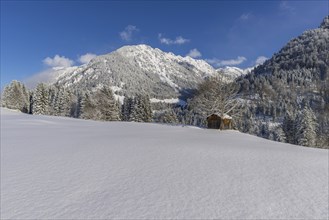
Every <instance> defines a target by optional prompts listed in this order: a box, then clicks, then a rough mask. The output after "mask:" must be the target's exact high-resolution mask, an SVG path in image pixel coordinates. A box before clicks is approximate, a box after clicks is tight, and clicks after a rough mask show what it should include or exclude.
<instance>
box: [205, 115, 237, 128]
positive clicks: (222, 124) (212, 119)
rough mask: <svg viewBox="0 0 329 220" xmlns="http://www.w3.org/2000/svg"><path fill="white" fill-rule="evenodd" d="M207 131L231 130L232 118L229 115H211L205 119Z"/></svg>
mask: <svg viewBox="0 0 329 220" xmlns="http://www.w3.org/2000/svg"><path fill="white" fill-rule="evenodd" d="M207 122H208V128H209V129H221V130H226V129H232V117H231V116H229V115H226V114H225V115H223V116H220V115H219V114H212V115H209V116H208V117H207Z"/></svg>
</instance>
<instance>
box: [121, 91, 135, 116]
mask: <svg viewBox="0 0 329 220" xmlns="http://www.w3.org/2000/svg"><path fill="white" fill-rule="evenodd" d="M133 105H134V99H133V98H131V97H128V96H127V97H125V98H124V100H123V105H122V110H121V115H122V116H121V118H122V121H130V117H131V112H132V110H133Z"/></svg>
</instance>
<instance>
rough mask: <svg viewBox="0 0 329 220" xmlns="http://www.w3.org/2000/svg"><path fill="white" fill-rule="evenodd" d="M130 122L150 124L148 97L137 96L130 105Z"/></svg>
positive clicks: (150, 112) (150, 109)
mask: <svg viewBox="0 0 329 220" xmlns="http://www.w3.org/2000/svg"><path fill="white" fill-rule="evenodd" d="M131 109H132V110H131V114H130V120H131V121H135V122H151V121H152V108H151V103H150V99H149V97H148V96H143V95H141V94H138V95H136V96H135V98H134V100H133V103H132V105H131Z"/></svg>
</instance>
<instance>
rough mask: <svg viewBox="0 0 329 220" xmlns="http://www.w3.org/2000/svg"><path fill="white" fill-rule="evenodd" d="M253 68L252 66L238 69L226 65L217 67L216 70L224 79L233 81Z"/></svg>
mask: <svg viewBox="0 0 329 220" xmlns="http://www.w3.org/2000/svg"><path fill="white" fill-rule="evenodd" d="M253 69H254V67H250V68H246V69H240V68H238V67H231V66H227V67H224V68H218V69H217V70H216V71H217V72H218V73H219V74H222V75H223V76H224V77H225V79H226V80H228V81H233V80H235V79H236V78H238V77H240V76H244V75H246V74H248V73H250V72H251V71H252V70H253Z"/></svg>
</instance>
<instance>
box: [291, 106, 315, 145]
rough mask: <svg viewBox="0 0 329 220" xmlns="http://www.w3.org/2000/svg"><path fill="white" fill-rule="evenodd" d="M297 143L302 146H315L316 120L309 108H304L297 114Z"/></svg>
mask: <svg viewBox="0 0 329 220" xmlns="http://www.w3.org/2000/svg"><path fill="white" fill-rule="evenodd" d="M296 122H297V126H296V127H297V132H296V137H297V144H298V145H302V146H309V147H311V146H315V143H316V138H317V135H316V131H317V126H318V124H317V121H316V117H315V115H314V113H313V111H312V110H311V109H310V108H305V109H304V110H303V111H301V112H300V113H299V114H298V115H297V119H296Z"/></svg>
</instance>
